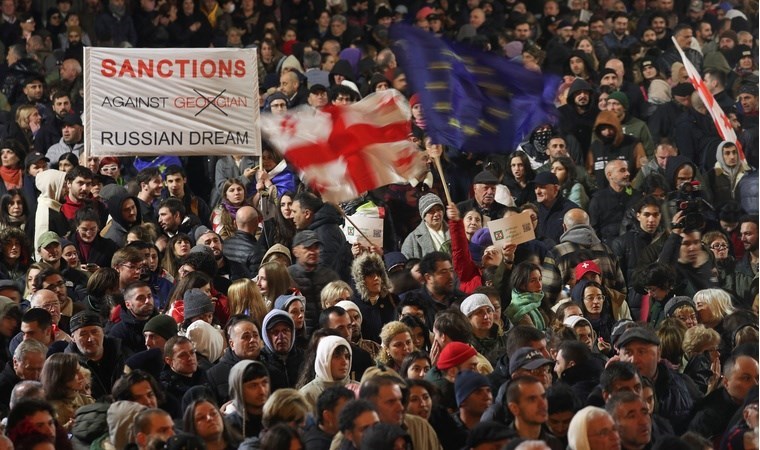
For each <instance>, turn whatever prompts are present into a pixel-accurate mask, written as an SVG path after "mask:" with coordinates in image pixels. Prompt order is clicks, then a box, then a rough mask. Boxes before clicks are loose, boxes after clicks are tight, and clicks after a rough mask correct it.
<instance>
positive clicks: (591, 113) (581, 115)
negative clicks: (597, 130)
mask: <svg viewBox="0 0 760 450" xmlns="http://www.w3.org/2000/svg"><path fill="white" fill-rule="evenodd" d="M580 91H588V93H589V103H588V106H587V107H586V110H585V111H583V112H578V110H577V109H576V106H575V95H576V94H577V93H578V92H580ZM593 92H594V88H592V87H591V85H590V84H589V83H588V81H586V80H584V79H581V78H576V79H575V81H573V83H572V84H571V85H570V89H568V91H567V104H566V105H563V106H560V107H559V108H558V110H557V111H558V112H559V113H560V121H559V124H560V130H561V131H562V134H572V135H573V136H575V137H576V138H577V139H578V142H579V143H580V147H581V148H583V149H586V148H588V146H589V145H590V144H591V132H592V130H593V126H594V118H595V117H596V116H597V114H598V113H599V109H598V107H597V103H596V100H595V99H594V94H593Z"/></svg>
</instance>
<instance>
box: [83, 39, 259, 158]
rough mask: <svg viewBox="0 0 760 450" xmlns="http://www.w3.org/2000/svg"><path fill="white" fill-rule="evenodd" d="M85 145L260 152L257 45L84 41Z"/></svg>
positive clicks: (107, 151)
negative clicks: (146, 44)
mask: <svg viewBox="0 0 760 450" xmlns="http://www.w3.org/2000/svg"><path fill="white" fill-rule="evenodd" d="M84 66H85V67H84V73H85V77H84V89H85V96H84V98H85V99H86V104H85V114H84V118H83V119H84V125H85V132H86V137H85V148H86V151H87V152H88V153H89V154H90V155H93V156H106V155H113V156H118V155H159V154H172V155H232V154H243V155H260V154H261V151H260V149H261V137H260V132H259V127H258V120H259V97H258V70H257V63H256V50H255V49H233V48H220V49H183V48H167V49H145V48H140V49H126V48H100V47H85V49H84Z"/></svg>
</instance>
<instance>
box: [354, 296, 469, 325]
mask: <svg viewBox="0 0 760 450" xmlns="http://www.w3.org/2000/svg"><path fill="white" fill-rule="evenodd" d="M407 298H417V299H419V300H420V301H422V303H423V304H424V305H425V310H426V312H425V323H426V324H427V326H428V327H430V328H432V326H433V323H435V315H436V314H438V313H439V312H440V311H443V310H445V309H449V308H456V309H459V304H460V303H461V302H462V300H464V299H465V298H467V294H465V293H464V292H461V291H460V290H458V289H454V292H452V293H451V294H450V295H449V296H448V297H447V298H446V299H444V301H443V302H439V301H437V300H434V299H433V296H432V295H430V291H428V290H427V287H425V286H422V287H421V288H419V289H415V290H413V291H409V292H407V293H406V294H404V296H403V297H402V300H403V299H407ZM394 320H395V319H394ZM365 337H366V336H365Z"/></svg>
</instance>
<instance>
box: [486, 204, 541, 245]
mask: <svg viewBox="0 0 760 450" xmlns="http://www.w3.org/2000/svg"><path fill="white" fill-rule="evenodd" d="M488 231H489V232H490V233H491V239H492V240H493V243H494V245H496V246H497V247H499V248H500V247H501V246H502V245H504V244H522V243H523V242H528V241H530V240H532V239H535V238H536V233H535V232H534V231H533V224H532V223H531V221H530V211H523V212H521V213H520V214H516V215H512V216H509V217H505V218H503V219H499V220H492V221H490V222H488Z"/></svg>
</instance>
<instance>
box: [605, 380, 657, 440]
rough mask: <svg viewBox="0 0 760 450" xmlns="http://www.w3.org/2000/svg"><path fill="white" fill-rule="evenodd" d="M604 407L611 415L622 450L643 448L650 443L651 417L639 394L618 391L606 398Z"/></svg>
mask: <svg viewBox="0 0 760 450" xmlns="http://www.w3.org/2000/svg"><path fill="white" fill-rule="evenodd" d="M605 409H606V410H607V412H608V413H610V415H611V416H612V419H613V420H614V421H615V425H616V426H617V428H618V433H619V434H620V448H621V449H622V450H644V449H646V448H649V447H650V445H651V444H652V418H651V416H650V415H649V409H648V408H647V404H646V403H644V400H642V399H641V396H640V395H638V394H635V393H633V392H630V391H623V392H619V393H617V394H615V395H613V396H612V397H610V398H609V399H608V400H607V404H606V405H605Z"/></svg>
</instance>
